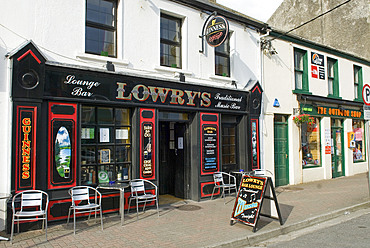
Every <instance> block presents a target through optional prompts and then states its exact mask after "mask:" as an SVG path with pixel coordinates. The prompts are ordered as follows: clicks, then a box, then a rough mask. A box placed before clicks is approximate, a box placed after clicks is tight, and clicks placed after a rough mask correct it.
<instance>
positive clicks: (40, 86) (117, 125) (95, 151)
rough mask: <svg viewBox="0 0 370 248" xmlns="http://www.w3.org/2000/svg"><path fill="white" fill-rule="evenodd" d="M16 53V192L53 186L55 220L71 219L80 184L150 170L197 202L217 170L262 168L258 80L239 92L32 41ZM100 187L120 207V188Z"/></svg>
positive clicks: (165, 188) (167, 188)
mask: <svg viewBox="0 0 370 248" xmlns="http://www.w3.org/2000/svg"><path fill="white" fill-rule="evenodd" d="M11 59H12V63H13V79H12V87H13V88H12V100H13V128H12V137H13V138H12V148H13V149H12V151H13V152H12V186H11V187H12V193H13V194H14V193H17V192H19V191H22V190H27V189H40V190H44V191H46V192H48V194H49V197H50V203H49V218H48V219H49V220H50V221H56V220H63V219H66V217H67V214H68V208H69V206H70V198H69V196H68V194H67V191H68V189H69V188H71V187H73V186H76V185H90V186H93V187H96V186H98V184H99V183H101V182H103V181H104V180H109V181H121V180H130V179H135V178H144V179H148V180H151V181H153V182H154V183H155V184H156V185H158V187H159V193H160V194H170V195H174V196H176V197H179V198H183V199H192V200H196V201H200V200H203V199H208V198H210V196H211V193H212V189H213V177H212V174H213V173H214V172H216V171H226V172H229V171H231V170H239V169H244V170H251V169H257V168H259V167H260V162H259V130H258V127H259V115H260V108H261V106H260V102H261V97H262V89H261V87H260V85H259V84H258V83H256V84H255V85H254V86H253V87H251V90H249V91H240V90H232V89H224V88H216V87H206V86H203V85H195V84H190V83H183V82H178V81H176V80H162V79H154V78H149V77H144V76H139V75H131V74H122V73H116V72H108V71H107V70H98V69H92V68H87V67H86V68H83V67H77V66H71V65H65V64H58V63H53V62H48V61H46V59H45V57H44V56H43V55H42V54H41V53H40V52H39V51H38V49H37V47H36V46H35V45H34V44H33V43H32V42H30V43H28V44H27V45H26V46H24V47H23V48H21V49H20V50H19V51H17V52H16V53H15V54H13V55H11ZM102 175H105V177H104V176H102ZM106 176H108V178H106ZM127 191H128V190H127ZM102 193H103V209H104V212H105V213H107V212H108V213H109V212H115V211H118V209H119V207H118V206H119V192H117V191H109V190H105V191H102ZM217 193H220V192H217ZM128 194H129V192H125V198H126V199H127V196H128ZM126 199H125V208H127V207H128V203H127V201H126ZM9 209H10V208H9ZM8 213H11V211H8ZM9 217H10V216H9V215H8V223H9V221H10V219H11V218H9Z"/></svg>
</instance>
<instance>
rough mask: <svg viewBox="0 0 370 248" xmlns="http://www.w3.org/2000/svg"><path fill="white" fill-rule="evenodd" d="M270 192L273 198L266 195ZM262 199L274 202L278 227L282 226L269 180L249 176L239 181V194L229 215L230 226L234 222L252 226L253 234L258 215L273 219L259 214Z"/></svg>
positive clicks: (267, 178) (268, 178)
mask: <svg viewBox="0 0 370 248" xmlns="http://www.w3.org/2000/svg"><path fill="white" fill-rule="evenodd" d="M270 190H271V192H272V194H273V197H270V195H269V193H268V194H266V192H270ZM264 199H268V200H273V201H274V202H275V207H276V210H277V213H278V216H279V220H280V225H282V224H283V221H282V217H281V213H280V209H279V205H278V202H277V199H276V194H275V190H274V187H273V183H272V180H271V178H270V177H263V176H260V177H259V176H249V175H244V176H243V177H242V179H241V182H240V186H239V192H238V195H237V198H236V200H235V205H234V209H233V213H232V215H231V224H232V222H233V221H234V220H236V221H240V222H243V223H244V224H247V225H250V226H253V227H254V228H253V232H254V231H255V230H256V226H257V221H258V219H259V216H260V215H263V216H266V217H270V218H273V217H272V216H271V215H267V214H262V213H260V212H261V211H260V210H261V207H262V204H263V200H264Z"/></svg>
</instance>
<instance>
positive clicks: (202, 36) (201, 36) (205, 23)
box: [199, 11, 217, 53]
mask: <svg viewBox="0 0 370 248" xmlns="http://www.w3.org/2000/svg"><path fill="white" fill-rule="evenodd" d="M212 16H217V11H214V12H213V13H212V14H210V15H209V16H208V17H207V20H206V21H205V22H204V24H203V28H202V35H199V38H201V39H202V50H199V52H200V53H204V36H205V34H204V29H205V27H206V25H207V23H208V20H209V18H211V17H212Z"/></svg>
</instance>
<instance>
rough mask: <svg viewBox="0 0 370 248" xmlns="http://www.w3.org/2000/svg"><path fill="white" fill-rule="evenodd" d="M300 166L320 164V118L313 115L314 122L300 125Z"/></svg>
mask: <svg viewBox="0 0 370 248" xmlns="http://www.w3.org/2000/svg"><path fill="white" fill-rule="evenodd" d="M301 145H302V149H301V150H302V166H303V168H310V167H317V166H321V142H320V119H319V118H317V117H314V124H311V125H310V124H307V123H303V124H302V125H301Z"/></svg>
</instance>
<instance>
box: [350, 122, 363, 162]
mask: <svg viewBox="0 0 370 248" xmlns="http://www.w3.org/2000/svg"><path fill="white" fill-rule="evenodd" d="M364 127H365V123H364V121H361V120H352V132H353V139H352V140H350V141H349V142H352V144H351V143H350V147H352V151H353V162H359V161H365V158H366V156H365V133H364V130H365V129H364Z"/></svg>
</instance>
